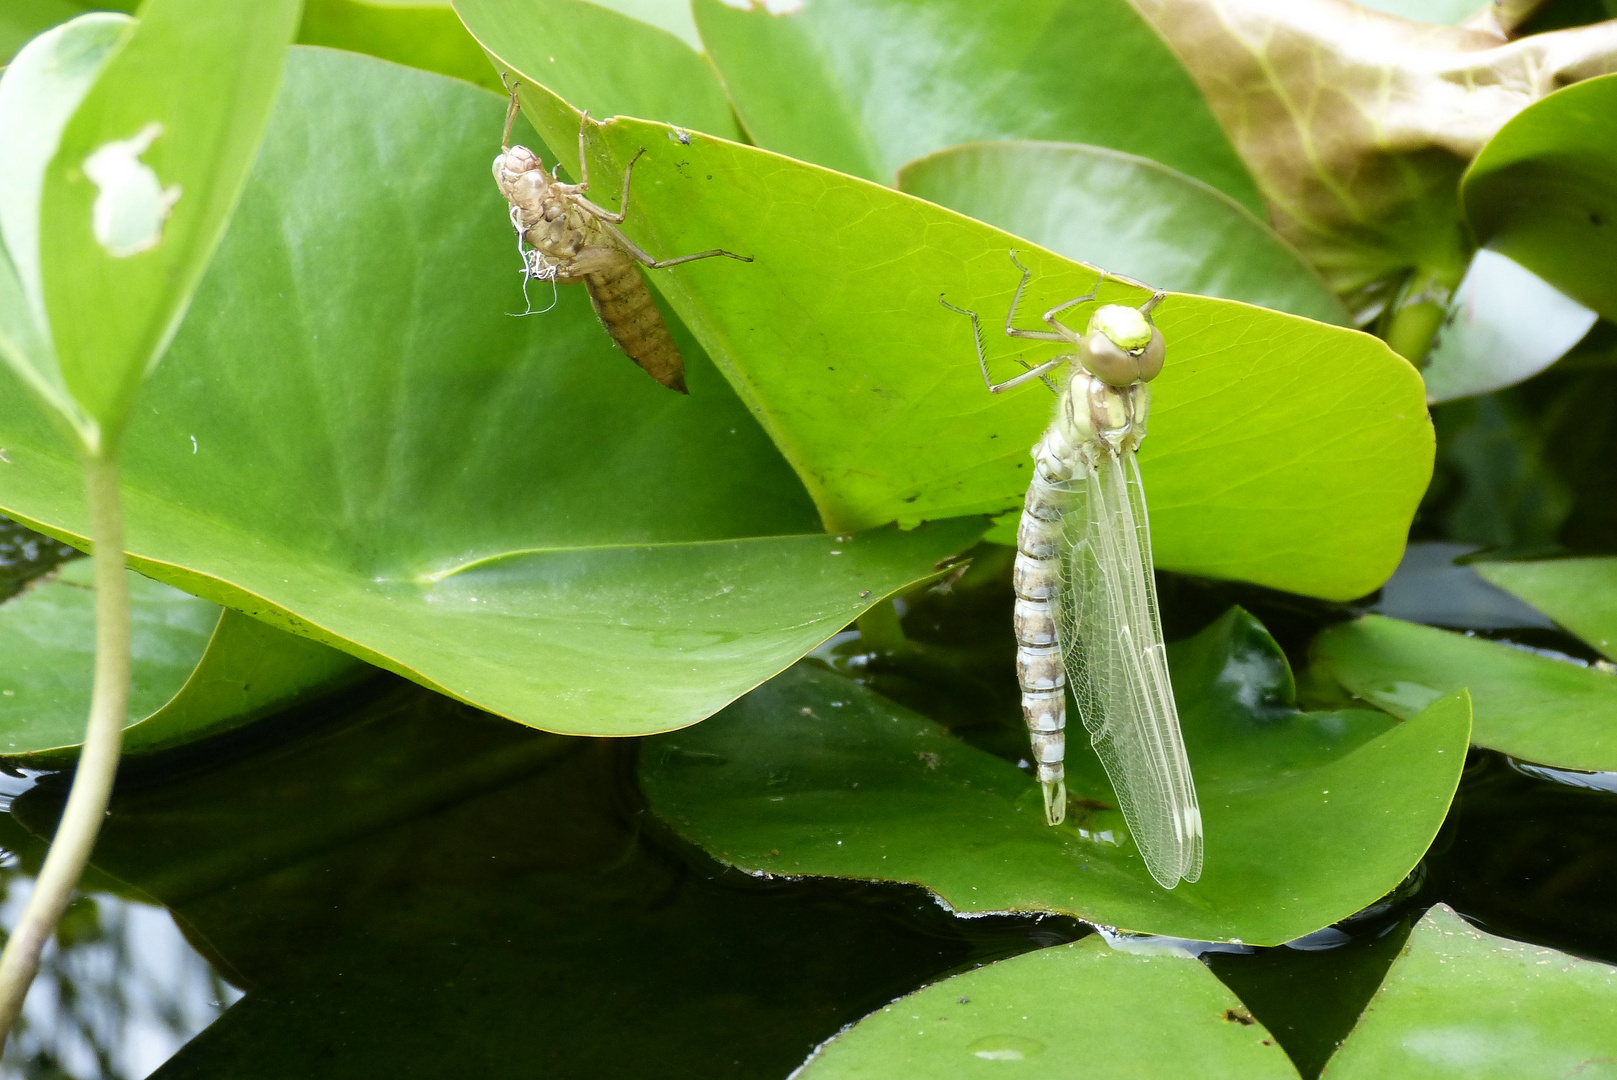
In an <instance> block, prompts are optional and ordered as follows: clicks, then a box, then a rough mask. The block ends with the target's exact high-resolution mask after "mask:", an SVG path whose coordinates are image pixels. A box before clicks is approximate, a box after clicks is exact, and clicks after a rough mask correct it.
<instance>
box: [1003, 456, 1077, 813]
mask: <svg viewBox="0 0 1617 1080" xmlns="http://www.w3.org/2000/svg"><path fill="white" fill-rule="evenodd" d="M1072 461H1073V451H1072V447H1071V445H1070V444H1069V443H1068V442H1067V440H1066V439H1065V438H1063V437H1062V434H1061V432H1060V431H1059V430H1058V428H1057V427H1055V426H1052V427H1051V429H1050V430H1049V431H1047V432H1046V433H1045V436H1044V438H1043V439H1041V440H1040V441H1039V445H1038V446H1036V447H1035V448H1034V450H1033V480H1032V482H1031V483H1029V484H1028V487H1027V499H1026V500H1025V501H1024V502H1023V504H1022V520H1021V523H1020V525H1019V526H1018V528H1017V530H1016V569H1015V576H1014V579H1013V580H1014V584H1015V588H1016V618H1015V626H1016V677H1017V680H1018V682H1020V683H1021V686H1022V717H1023V719H1025V720H1026V721H1027V727H1028V734H1029V735H1030V736H1031V738H1032V743H1033V760H1034V762H1035V763H1036V764H1037V766H1038V779H1039V782H1040V783H1041V784H1055V783H1059V782H1061V781H1062V779H1063V778H1064V774H1065V770H1064V767H1063V765H1062V761H1063V759H1064V758H1065V756H1066V749H1067V736H1066V727H1067V702H1066V686H1067V676H1066V671H1065V667H1064V665H1063V663H1062V656H1061V646H1060V644H1058V642H1057V640H1056V604H1057V602H1058V601H1057V594H1058V592H1059V590H1060V587H1061V558H1062V527H1061V518H1062V515H1063V514H1065V513H1066V510H1067V507H1068V505H1069V504H1070V503H1071V501H1072V494H1071V492H1070V490H1069V487H1068V482H1069V481H1070V480H1071V477H1072ZM1051 809H1052V811H1053V813H1054V814H1056V815H1064V814H1065V813H1066V807H1065V806H1064V805H1061V806H1056V807H1052V808H1051ZM1056 820H1059V816H1058V817H1057V819H1056Z"/></svg>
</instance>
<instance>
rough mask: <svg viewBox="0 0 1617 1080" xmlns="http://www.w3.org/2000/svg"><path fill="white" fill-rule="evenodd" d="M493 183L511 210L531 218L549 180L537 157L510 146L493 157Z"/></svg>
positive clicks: (544, 193) (542, 198)
mask: <svg viewBox="0 0 1617 1080" xmlns="http://www.w3.org/2000/svg"><path fill="white" fill-rule="evenodd" d="M494 182H495V183H496V184H498V185H499V188H500V194H501V195H504V196H505V199H506V201H507V202H509V203H510V204H511V205H512V206H517V207H521V208H522V209H523V210H524V211H528V212H529V213H530V214H535V213H536V208H537V207H538V206H539V204H540V203H541V202H543V201H544V198H545V195H546V194H547V189H548V188H549V187H550V184H551V176H550V174H549V173H548V172H546V171H545V165H544V162H542V161H540V160H539V155H538V154H536V153H534V152H533V151H532V150H529V149H528V148H527V147H526V146H513V147H511V149H509V150H506V151H504V152H502V153H499V154H496V155H495V157H494Z"/></svg>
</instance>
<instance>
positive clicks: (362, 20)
mask: <svg viewBox="0 0 1617 1080" xmlns="http://www.w3.org/2000/svg"><path fill="white" fill-rule="evenodd" d="M298 43H299V44H302V45H324V46H326V47H327V48H332V49H347V50H348V51H349V52H359V53H368V54H370V55H371V56H379V57H381V58H382V59H383V60H391V61H393V62H394V63H396V64H406V65H408V66H410V67H414V68H420V69H422V70H423V71H436V72H438V73H439V74H440V75H451V76H453V77H455V78H457V79H465V80H466V81H467V82H470V83H476V84H477V85H478V86H482V87H486V88H487V89H489V90H494V91H496V92H501V93H503V92H504V91H503V89H502V87H501V86H500V75H499V72H497V71H495V70H494V69H493V68H491V67H489V63H488V57H487V56H485V55H484V53H483V49H482V47H481V46H479V45H478V44H477V39H475V38H473V37H472V36H471V35H470V34H468V33H467V32H466V27H465V26H463V25H462V24H461V21H460V19H459V17H457V16H456V15H455V9H454V7H453V6H452V5H451V4H450V3H449V0H418V2H415V3H411V2H409V0H402V2H401V0H381V2H375V0H304V4H303V21H302V23H301V24H299V26H298Z"/></svg>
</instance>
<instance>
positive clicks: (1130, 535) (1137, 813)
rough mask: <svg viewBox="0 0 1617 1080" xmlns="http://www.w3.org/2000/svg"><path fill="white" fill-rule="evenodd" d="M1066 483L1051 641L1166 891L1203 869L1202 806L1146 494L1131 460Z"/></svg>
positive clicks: (1114, 460)
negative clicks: (1182, 720) (1160, 595)
mask: <svg viewBox="0 0 1617 1080" xmlns="http://www.w3.org/2000/svg"><path fill="white" fill-rule="evenodd" d="M1100 457H1101V460H1100V461H1099V463H1098V465H1097V467H1096V468H1095V469H1094V470H1091V471H1090V472H1089V474H1088V477H1087V483H1084V482H1081V481H1079V478H1077V477H1075V478H1074V479H1075V487H1077V489H1078V490H1077V491H1076V492H1075V497H1074V499H1073V501H1072V508H1071V509H1070V510H1069V511H1068V513H1067V515H1066V517H1065V518H1064V520H1063V533H1064V536H1065V540H1066V543H1065V545H1064V547H1065V550H1064V552H1063V558H1062V560H1061V563H1062V587H1061V591H1060V595H1059V601H1060V602H1059V604H1058V618H1057V637H1058V640H1059V641H1060V643H1061V651H1062V656H1063V658H1064V659H1065V662H1066V667H1067V685H1068V686H1070V687H1072V693H1073V697H1074V699H1075V700H1076V701H1077V704H1078V715H1079V716H1080V717H1082V719H1083V722H1084V727H1085V728H1087V729H1088V730H1089V733H1090V741H1091V743H1092V744H1093V745H1094V747H1095V751H1096V753H1097V754H1099V756H1100V760H1101V764H1102V765H1104V766H1105V767H1106V775H1107V776H1108V777H1109V778H1110V779H1111V781H1112V789H1113V790H1114V791H1116V793H1117V799H1118V802H1119V803H1120V804H1121V808H1122V811H1123V819H1124V820H1125V821H1127V822H1128V826H1129V832H1130V833H1131V834H1133V836H1134V841H1135V843H1136V844H1137V845H1138V846H1139V848H1140V854H1141V855H1142V856H1143V857H1144V859H1145V865H1146V868H1147V869H1148V870H1150V871H1151V876H1152V877H1154V878H1156V880H1157V882H1158V883H1159V884H1160V885H1162V886H1163V888H1167V889H1171V888H1173V887H1174V886H1175V885H1177V884H1178V883H1179V880H1180V879H1181V878H1183V879H1185V880H1186V881H1195V880H1196V879H1197V878H1199V877H1201V872H1202V829H1201V808H1200V806H1199V805H1198V803H1197V801H1196V788H1195V785H1194V783H1193V782H1192V780H1191V776H1190V762H1189V760H1188V759H1187V758H1186V756H1185V744H1184V739H1183V737H1182V736H1181V735H1180V733H1179V710H1178V708H1177V706H1175V704H1174V700H1173V688H1172V686H1171V685H1170V684H1169V682H1168V662H1167V654H1166V650H1165V649H1164V647H1163V644H1162V621H1161V617H1160V616H1159V615H1158V613H1157V590H1156V583H1155V581H1154V580H1153V579H1152V575H1151V565H1152V564H1151V530H1150V525H1149V523H1148V521H1147V519H1146V508H1145V491H1144V489H1143V488H1142V486H1141V484H1140V469H1139V465H1138V463H1137V462H1136V461H1135V459H1134V455H1133V454H1132V453H1124V454H1122V455H1120V456H1115V457H1114V456H1111V455H1105V454H1103V455H1100Z"/></svg>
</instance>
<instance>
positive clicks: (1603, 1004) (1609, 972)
mask: <svg viewBox="0 0 1617 1080" xmlns="http://www.w3.org/2000/svg"><path fill="white" fill-rule="evenodd" d="M1614 1010H1617V968H1614V967H1611V966H1609V965H1607V964H1596V963H1593V962H1591V961H1588V960H1579V959H1577V958H1576V957H1572V956H1568V955H1567V954H1566V953H1562V952H1556V951H1555V950H1554V949H1543V948H1539V947H1537V946H1535V945H1524V944H1522V943H1521V942H1517V941H1509V940H1507V939H1505V938H1498V937H1494V936H1493V935H1491V934H1485V933H1483V932H1482V931H1481V930H1478V929H1477V928H1476V927H1474V926H1472V925H1470V924H1469V923H1467V922H1465V921H1464V920H1463V919H1461V918H1460V917H1459V916H1458V915H1456V914H1455V913H1454V912H1453V910H1451V909H1450V908H1448V907H1446V906H1444V905H1442V904H1439V905H1437V906H1436V907H1434V908H1432V909H1431V910H1430V911H1428V912H1427V913H1426V917H1425V918H1423V919H1421V921H1420V922H1419V923H1417V924H1416V926H1415V929H1414V932H1413V933H1411V934H1410V935H1409V941H1408V942H1407V943H1406V944H1405V945H1404V950H1403V953H1402V954H1401V955H1400V956H1399V957H1398V959H1397V960H1396V961H1394V962H1393V966H1392V970H1391V971H1389V972H1388V973H1387V979H1386V981H1385V982H1383V983H1382V985H1381V989H1380V990H1378V991H1377V992H1376V996H1375V997H1374V998H1372V999H1371V1000H1370V1004H1369V1006H1368V1007H1367V1008H1366V1009H1365V1011H1364V1016H1363V1018H1361V1019H1360V1021H1359V1023H1358V1026H1357V1027H1355V1028H1354V1029H1353V1034H1351V1035H1350V1036H1348V1039H1347V1041H1346V1042H1345V1043H1343V1045H1342V1049H1341V1050H1339V1051H1337V1053H1336V1056H1335V1057H1333V1058H1332V1059H1331V1061H1330V1062H1329V1064H1327V1065H1326V1067H1325V1071H1324V1073H1323V1074H1322V1077H1323V1080H1370V1078H1372V1077H1374V1078H1378V1080H1379V1078H1383V1077H1393V1076H1409V1077H1415V1076H1418V1077H1422V1078H1423V1080H1425V1078H1430V1080H1444V1078H1448V1077H1453V1078H1454V1080H1461V1078H1464V1080H1483V1078H1490V1080H1491V1078H1494V1077H1498V1078H1500V1080H1504V1078H1507V1077H1508V1078H1509V1080H1540V1078H1542V1080H1562V1078H1564V1077H1571V1076H1577V1077H1610V1076H1613V1075H1617V1027H1614V1026H1613V1024H1612V1022H1611V1017H1612V1013H1613V1011H1614Z"/></svg>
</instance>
